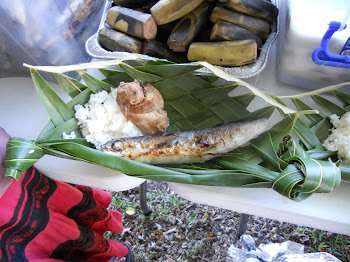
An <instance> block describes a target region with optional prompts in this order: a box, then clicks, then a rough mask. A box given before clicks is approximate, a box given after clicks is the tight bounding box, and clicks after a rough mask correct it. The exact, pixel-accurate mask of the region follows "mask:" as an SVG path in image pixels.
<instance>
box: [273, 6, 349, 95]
mask: <svg viewBox="0 0 350 262" xmlns="http://www.w3.org/2000/svg"><path fill="white" fill-rule="evenodd" d="M280 3H281V4H282V7H281V8H283V5H285V6H284V8H286V10H287V11H286V16H285V19H286V20H285V23H281V25H282V26H281V28H280V37H279V38H278V56H277V77H278V79H279V81H281V82H283V83H286V84H290V85H294V86H300V87H303V88H309V89H318V88H321V87H325V86H329V85H333V84H338V83H343V82H349V81H350V69H346V68H336V67H331V66H324V65H318V64H316V63H314V62H313V60H312V57H311V56H312V52H313V50H314V49H315V48H317V47H318V46H320V45H321V40H322V37H323V36H324V34H325V32H326V31H327V29H328V23H329V22H330V21H338V22H343V20H347V16H348V11H349V9H350V1H349V0H332V1H330V0H288V1H284V0H280ZM283 25H284V26H283ZM349 37H350V25H349V21H348V27H347V28H346V29H345V30H343V31H338V32H335V33H334V35H333V37H332V39H331V42H330V48H329V51H330V52H331V53H334V54H339V53H340V51H341V50H342V48H343V46H344V44H345V42H346V40H347V39H348V38H349Z"/></svg>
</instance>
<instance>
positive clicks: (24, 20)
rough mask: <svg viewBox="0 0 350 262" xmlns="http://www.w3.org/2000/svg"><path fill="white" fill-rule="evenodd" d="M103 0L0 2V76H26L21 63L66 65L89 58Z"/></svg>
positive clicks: (24, 0)
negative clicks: (88, 41) (87, 44)
mask: <svg viewBox="0 0 350 262" xmlns="http://www.w3.org/2000/svg"><path fill="white" fill-rule="evenodd" d="M104 3H105V0H85V1H84V0H63V1H62V0H51V1H49V0H2V1H0V77H10V76H23V75H25V76H28V75H29V74H28V69H27V68H24V67H23V66H22V64H23V63H27V64H32V65H67V64H75V63H81V62H87V61H88V60H89V56H88V54H87V53H86V52H85V41H86V39H88V38H89V37H90V36H91V35H92V34H93V33H94V32H96V30H97V28H98V25H99V22H100V19H101V16H102V13H103V8H104Z"/></svg>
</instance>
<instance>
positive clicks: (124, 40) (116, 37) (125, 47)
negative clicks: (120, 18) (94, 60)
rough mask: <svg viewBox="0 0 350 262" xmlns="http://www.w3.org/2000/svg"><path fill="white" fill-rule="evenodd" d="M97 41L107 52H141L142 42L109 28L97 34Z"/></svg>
mask: <svg viewBox="0 0 350 262" xmlns="http://www.w3.org/2000/svg"><path fill="white" fill-rule="evenodd" d="M98 41H99V43H100V45H101V46H102V47H103V48H104V49H106V50H109V51H120V52H130V53H140V52H141V50H142V41H140V40H139V39H137V38H135V37H132V36H129V35H127V34H124V33H122V32H118V31H116V30H114V29H111V28H103V29H101V30H100V31H99V33H98Z"/></svg>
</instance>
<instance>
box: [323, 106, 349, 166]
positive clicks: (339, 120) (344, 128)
mask: <svg viewBox="0 0 350 262" xmlns="http://www.w3.org/2000/svg"><path fill="white" fill-rule="evenodd" d="M330 120H331V122H332V124H333V128H332V130H331V131H332V133H331V134H330V135H329V136H328V137H327V139H326V140H325V141H324V143H323V146H324V147H325V148H326V149H327V150H329V151H337V152H338V158H339V159H342V160H343V162H344V164H348V165H350V113H349V112H348V113H345V114H344V115H343V116H342V117H339V116H337V115H335V114H334V115H331V116H330Z"/></svg>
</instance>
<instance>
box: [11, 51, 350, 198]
mask: <svg viewBox="0 0 350 262" xmlns="http://www.w3.org/2000/svg"><path fill="white" fill-rule="evenodd" d="M130 60H133V61H137V63H138V64H137V65H135V66H131V65H129V64H128V63H126V62H125V61H130ZM26 66H27V67H29V69H30V73H31V76H32V79H33V82H34V85H35V89H36V92H37V94H38V96H39V98H40V100H41V101H42V102H43V105H44V107H45V108H46V110H47V112H48V114H49V116H50V121H49V122H48V123H47V125H46V126H45V127H43V129H42V131H41V133H40V135H39V136H38V138H37V139H36V140H35V141H30V140H26V139H23V138H12V139H11V140H10V142H9V143H8V150H7V160H6V162H5V164H6V165H7V167H8V168H7V171H6V174H7V175H9V176H12V177H14V178H16V179H18V178H19V177H20V175H21V174H22V173H23V172H25V170H27V169H28V168H29V167H30V166H31V165H32V164H34V163H35V162H36V161H37V160H38V159H40V158H41V157H42V156H43V155H45V154H49V155H53V156H56V157H59V158H67V159H73V160H77V161H85V162H88V163H92V164H95V165H100V166H104V167H107V168H110V169H113V170H117V171H120V172H122V173H125V174H127V175H129V176H132V177H139V178H144V179H152V180H159V181H167V182H177V183H186V184H195V185H210V186H223V187H249V188H252V190H254V189H253V188H256V187H263V188H272V189H273V190H275V191H277V192H279V193H280V194H282V195H283V196H286V197H288V198H290V199H293V200H296V201H301V200H303V199H306V198H307V197H309V196H311V195H312V194H313V193H328V192H331V191H332V190H333V188H335V187H337V186H338V185H339V184H340V183H341V181H346V182H348V181H350V167H349V166H348V165H345V164H343V163H342V162H341V161H340V159H338V157H337V154H336V152H328V151H326V150H325V149H324V148H323V146H322V142H323V140H324V139H325V138H326V137H327V136H328V134H329V133H330V128H331V123H330V120H329V116H330V115H331V114H337V115H338V116H342V115H344V114H345V113H346V112H348V111H349V110H350V95H349V94H348V93H346V92H343V91H340V90H339V89H340V88H342V87H343V86H346V84H343V85H337V86H333V87H329V88H326V89H320V90H318V91H315V92H312V93H308V94H303V95H299V96H295V97H285V98H282V97H275V96H273V95H271V94H267V93H264V92H262V91H260V90H258V89H256V88H255V87H253V86H251V85H249V84H247V83H245V82H243V81H241V80H239V79H237V78H235V77H234V76H232V75H229V74H227V73H226V72H223V71H221V70H220V69H217V68H216V67H214V66H212V65H210V64H208V63H205V62H197V63H188V64H175V63H172V62H168V61H163V60H157V59H153V60H143V59H141V57H140V56H138V55H131V56H129V57H126V58H123V59H117V60H108V61H99V62H92V63H87V64H78V65H72V66H63V67H32V66H29V65H26ZM116 66H117V67H116ZM202 68H205V69H206V70H207V71H210V73H203V72H202V70H200V69H202ZM90 69H98V70H100V72H101V73H102V74H103V76H104V77H103V78H102V79H97V78H95V77H93V76H92V75H91V74H89V73H87V71H88V70H90ZM40 71H45V72H51V73H53V74H54V76H55V77H56V79H57V81H58V83H59V85H60V87H61V88H62V89H63V90H64V91H65V92H66V93H67V94H68V95H69V96H70V97H71V100H70V101H68V102H67V103H65V102H64V101H63V100H62V99H61V98H60V97H59V96H58V95H57V94H56V92H55V91H54V89H52V87H51V86H50V85H49V84H48V83H47V82H46V81H45V80H44V79H43V78H42V77H41V75H40ZM71 71H76V72H78V73H79V75H80V76H81V78H82V80H83V81H81V82H79V81H77V80H75V79H72V78H70V77H68V76H66V75H65V73H67V72H71ZM134 79H137V80H138V81H139V82H141V83H152V84H153V85H154V86H155V87H156V88H157V89H158V90H159V91H160V93H161V94H162V95H163V98H164V101H165V110H166V111H167V113H168V116H169V119H170V125H169V127H168V130H167V131H175V130H191V129H197V128H204V127H212V126H216V125H219V124H223V123H226V122H230V121H243V120H253V119H259V118H270V117H271V115H272V114H273V113H274V112H279V114H280V120H279V121H277V122H274V123H273V126H272V128H271V129H270V130H269V131H268V132H265V133H263V134H262V135H260V136H259V137H258V138H256V139H254V140H252V141H251V143H250V144H249V145H247V146H245V147H242V148H239V149H237V150H235V151H233V152H230V153H229V154H227V155H225V156H220V157H217V158H214V159H212V160H210V161H208V162H206V163H203V164H192V165H173V166H155V165H148V164H144V163H140V162H136V161H133V160H129V159H125V158H121V157H116V156H112V155H109V154H106V153H103V152H101V151H98V150H96V149H94V148H93V146H92V145H91V144H89V143H88V142H86V141H85V139H84V138H83V137H82V135H81V133H80V131H79V128H78V125H77V120H76V119H75V117H74V105H76V104H85V103H86V102H87V101H88V99H89V97H90V95H91V94H93V93H97V92H99V91H101V90H107V91H109V90H110V88H111V87H116V86H118V85H119V83H120V82H121V81H124V82H127V81H133V80H134ZM218 83H219V84H218ZM348 84H349V83H347V85H348ZM241 89H244V90H245V91H246V92H245V93H244V94H240V95H235V91H236V90H241ZM325 91H327V92H331V94H332V97H333V98H334V100H335V101H334V102H331V101H330V100H327V99H325V98H324V97H323V96H322V95H321V94H322V93H323V92H325ZM303 97H307V98H310V97H311V98H312V99H313V101H314V102H315V108H312V107H310V106H309V105H307V104H306V103H305V102H303ZM255 99H263V101H265V104H266V105H265V106H263V107H261V108H258V109H256V110H252V111H250V110H248V106H249V105H250V104H251V103H254V101H255ZM290 101H292V102H293V104H294V105H295V106H294V108H291V107H287V106H285V105H284V103H286V102H288V103H289V102H290ZM71 131H75V132H76V133H77V134H78V137H77V138H76V139H62V133H63V132H66V133H70V132H71ZM28 152H32V153H30V154H29V153H28Z"/></svg>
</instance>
